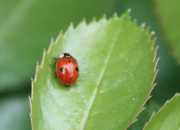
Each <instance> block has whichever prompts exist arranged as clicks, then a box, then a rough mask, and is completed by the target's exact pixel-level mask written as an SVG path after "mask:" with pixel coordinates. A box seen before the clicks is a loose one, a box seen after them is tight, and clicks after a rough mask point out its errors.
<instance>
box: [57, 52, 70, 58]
mask: <svg viewBox="0 0 180 130" xmlns="http://www.w3.org/2000/svg"><path fill="white" fill-rule="evenodd" d="M63 57H72V56H71V55H70V54H69V53H63V54H61V55H60V58H63Z"/></svg>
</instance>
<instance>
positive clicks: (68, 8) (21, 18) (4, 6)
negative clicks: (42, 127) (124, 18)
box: [0, 0, 180, 130]
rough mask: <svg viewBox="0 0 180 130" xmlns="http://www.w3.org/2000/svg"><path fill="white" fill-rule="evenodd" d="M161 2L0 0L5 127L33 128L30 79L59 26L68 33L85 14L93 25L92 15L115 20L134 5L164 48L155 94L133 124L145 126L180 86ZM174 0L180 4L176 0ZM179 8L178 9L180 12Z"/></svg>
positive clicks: (0, 96)
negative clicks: (154, 112) (160, 6)
mask: <svg viewBox="0 0 180 130" xmlns="http://www.w3.org/2000/svg"><path fill="white" fill-rule="evenodd" d="M161 1H162V0H161ZM161 1H159V2H157V1H155V0H154V1H151V0H98V1H97V0H86V1H84V0H76V1H73V0H71V1H70V0H59V1H55V0H52V1H49V0H44V1H43V2H42V1H38V0H16V1H12V0H11V1H5V0H0V128H2V130H30V129H31V125H30V118H29V111H30V109H29V100H28V95H30V93H31V80H30V77H34V74H35V68H36V62H37V61H38V62H41V58H42V52H43V47H45V48H46V49H47V48H48V46H49V44H50V40H51V38H52V37H53V38H54V39H56V36H57V35H58V34H59V32H60V30H61V29H62V30H63V31H66V29H67V27H68V26H69V25H70V23H71V22H73V24H74V27H76V26H77V24H78V23H79V22H81V21H82V19H83V18H86V21H87V23H89V22H90V21H91V20H92V18H93V17H96V19H97V20H98V19H100V18H101V17H102V16H103V14H106V17H107V18H110V17H111V16H112V15H113V14H114V12H117V13H118V15H121V14H122V13H123V12H125V11H126V10H127V9H128V8H131V17H132V20H135V19H136V20H137V23H138V25H141V24H142V23H145V25H146V26H145V27H150V32H151V31H154V32H155V35H154V37H157V40H156V43H155V46H159V49H158V54H157V57H161V58H160V61H159V63H158V66H157V68H158V69H159V72H158V74H157V76H156V79H155V83H157V85H156V86H155V88H154V89H153V91H152V93H151V95H153V96H152V98H151V99H150V100H149V101H148V102H147V103H146V105H145V106H146V109H145V110H144V111H143V112H142V113H141V114H140V115H139V116H138V119H139V121H138V122H136V123H134V124H133V125H132V126H131V127H130V128H129V129H136V130H137V129H142V126H143V125H144V123H145V122H146V121H148V119H149V117H150V115H151V114H152V112H153V111H157V110H158V109H159V108H160V107H161V106H162V105H163V104H164V102H165V101H166V100H168V99H170V98H171V97H172V96H173V95H174V94H175V93H176V92H179V90H180V66H179V64H178V63H177V60H176V59H175V58H174V57H173V55H172V51H171V50H173V49H172V48H171V47H170V46H169V45H168V44H169V42H171V41H169V40H168V39H167V38H165V36H166V33H165V31H164V30H165V29H164V28H163V26H162V25H161V22H163V20H164V19H161V17H160V15H161V14H159V13H158V9H159V5H160V4H161ZM172 1H176V2H177V3H176V2H175V5H178V4H179V5H180V3H178V1H177V0H172ZM162 2H163V1H162ZM165 6H168V4H167V5H165ZM172 8H173V7H172ZM169 9H170V8H169ZM177 11H178V10H177ZM177 11H175V12H174V13H180V12H177ZM173 16H176V15H173ZM179 16H180V15H179ZM176 17H177V16H176ZM169 18H170V17H169ZM173 20H176V19H173V18H171V20H170V21H173ZM174 23H176V22H174ZM174 26H176V25H174ZM177 32H178V31H177Z"/></svg>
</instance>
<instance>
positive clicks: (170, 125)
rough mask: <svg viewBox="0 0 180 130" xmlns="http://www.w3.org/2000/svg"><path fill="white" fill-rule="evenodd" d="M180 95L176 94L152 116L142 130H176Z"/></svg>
mask: <svg viewBox="0 0 180 130" xmlns="http://www.w3.org/2000/svg"><path fill="white" fill-rule="evenodd" d="M179 102H180V94H176V95H175V96H174V97H173V98H172V99H171V100H170V101H167V102H166V103H165V105H164V106H163V107H162V108H161V109H160V110H159V111H158V112H157V113H155V114H153V115H152V117H151V119H150V120H149V122H148V123H147V124H146V125H145V127H144V130H178V129H179V128H180V118H179V117H180V112H179V109H180V104H179Z"/></svg>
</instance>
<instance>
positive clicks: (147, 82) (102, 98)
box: [30, 12, 158, 130]
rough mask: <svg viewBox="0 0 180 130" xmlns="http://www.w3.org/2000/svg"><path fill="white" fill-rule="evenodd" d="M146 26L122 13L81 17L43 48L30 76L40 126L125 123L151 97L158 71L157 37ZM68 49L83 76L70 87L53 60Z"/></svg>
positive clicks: (83, 129) (86, 128) (84, 129)
mask: <svg viewBox="0 0 180 130" xmlns="http://www.w3.org/2000/svg"><path fill="white" fill-rule="evenodd" d="M148 30H149V29H148V28H146V29H144V26H140V27H137V25H136V21H134V22H131V21H130V17H129V12H126V13H125V14H123V15H122V16H121V17H117V16H116V15H114V16H113V17H112V18H110V19H109V20H107V19H106V18H105V17H103V18H102V19H101V20H100V21H98V22H96V21H95V20H93V21H92V22H91V23H90V24H89V25H86V22H85V21H82V22H81V23H80V24H79V25H78V27H77V28H76V29H74V28H73V26H72V25H71V26H70V27H69V29H68V30H67V32H66V33H65V34H64V35H63V34H62V33H61V34H60V35H59V36H58V38H57V39H56V41H55V42H54V41H52V42H51V45H50V47H49V49H48V51H47V52H46V51H45V50H44V54H43V60H42V63H41V65H39V64H38V65H37V68H36V76H35V79H34V80H32V95H31V99H30V102H31V110H32V111H31V118H32V126H33V128H34V130H36V129H60V128H61V129H80V130H92V129H93V130H99V129H104V130H105V129H107V130H109V129H125V128H127V127H128V126H129V125H130V124H131V123H132V122H134V121H135V117H136V116H137V114H138V113H139V112H140V111H141V110H142V106H143V104H144V103H145V102H146V101H147V99H149V93H150V92H151V90H152V88H153V86H154V84H153V80H154V78H155V75H156V64H157V61H158V60H155V54H156V51H157V48H154V41H155V40H154V39H153V40H150V38H151V34H149V32H148ZM65 52H66V53H70V54H71V55H72V56H73V57H75V58H76V59H77V61H78V64H79V70H80V76H79V78H78V80H77V82H76V83H75V84H74V85H73V86H72V87H69V88H67V87H65V86H64V85H62V84H61V83H60V81H59V80H58V79H57V78H55V68H51V67H50V66H49V64H53V63H54V62H55V60H54V59H53V58H52V57H59V56H60V54H62V53H65Z"/></svg>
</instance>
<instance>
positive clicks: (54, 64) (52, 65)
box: [49, 61, 57, 67]
mask: <svg viewBox="0 0 180 130" xmlns="http://www.w3.org/2000/svg"><path fill="white" fill-rule="evenodd" d="M56 63H57V61H56V62H55V63H54V64H53V65H51V64H49V65H50V66H51V67H54V66H55V65H56Z"/></svg>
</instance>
